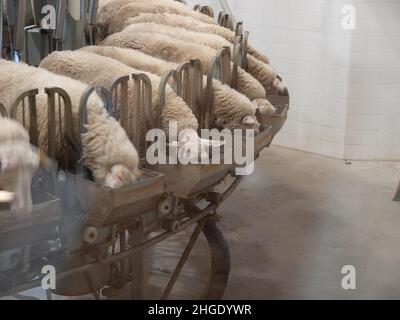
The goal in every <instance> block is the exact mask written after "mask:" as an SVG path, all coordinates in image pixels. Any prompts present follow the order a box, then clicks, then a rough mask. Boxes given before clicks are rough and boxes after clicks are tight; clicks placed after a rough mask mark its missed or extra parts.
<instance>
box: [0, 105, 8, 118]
mask: <svg viewBox="0 0 400 320" xmlns="http://www.w3.org/2000/svg"><path fill="white" fill-rule="evenodd" d="M0 116H1V117H3V118H7V117H8V113H7V109H6V107H5V106H3V105H2V104H1V103H0Z"/></svg>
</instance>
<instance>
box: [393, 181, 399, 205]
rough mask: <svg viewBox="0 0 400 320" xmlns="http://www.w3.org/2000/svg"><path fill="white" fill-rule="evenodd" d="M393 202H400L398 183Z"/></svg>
mask: <svg viewBox="0 0 400 320" xmlns="http://www.w3.org/2000/svg"><path fill="white" fill-rule="evenodd" d="M394 201H400V183H399V187H398V188H397V192H396V195H395V196H394Z"/></svg>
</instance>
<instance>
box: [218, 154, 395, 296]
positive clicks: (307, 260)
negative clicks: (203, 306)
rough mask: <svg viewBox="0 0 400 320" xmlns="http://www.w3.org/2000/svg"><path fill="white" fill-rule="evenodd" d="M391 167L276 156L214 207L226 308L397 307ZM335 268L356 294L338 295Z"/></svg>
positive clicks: (338, 279) (265, 159) (263, 159)
mask: <svg viewBox="0 0 400 320" xmlns="http://www.w3.org/2000/svg"><path fill="white" fill-rule="evenodd" d="M399 180H400V164H398V163H397V164H396V163H375V162H374V163H373V162H353V163H352V164H351V165H346V164H345V162H344V161H341V160H336V159H330V158H326V157H321V156H317V155H313V154H309V153H303V152H299V151H295V150H290V149H286V148H282V147H272V148H271V149H268V150H265V151H264V152H263V154H262V156H261V158H260V159H259V160H258V161H257V165H256V169H255V173H254V174H253V175H252V176H249V177H246V179H245V180H244V182H243V184H242V185H241V186H240V187H239V188H238V190H236V191H235V194H234V195H233V196H232V197H231V198H230V199H229V200H228V201H227V202H226V203H225V204H224V206H223V207H222V208H221V210H220V214H221V215H222V216H223V217H224V220H223V222H222V229H223V230H224V233H225V235H226V237H227V240H228V242H229V244H230V247H231V256H232V270H231V278H230V282H229V285H228V288H227V291H226V294H225V298H226V299H339V298H342V299H360V298H362V299H364V298H371V299H383V298H385V299H393V298H396V299H399V298H400V202H393V201H392V198H393V196H394V192H395V189H396V187H397V184H398V182H399ZM344 265H353V266H354V267H355V268H356V271H357V274H356V276H357V277H356V285H357V288H356V290H350V291H346V290H343V289H342V287H341V281H342V277H343V276H344V275H343V274H341V269H342V267H343V266H344Z"/></svg>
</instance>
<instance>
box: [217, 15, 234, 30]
mask: <svg viewBox="0 0 400 320" xmlns="http://www.w3.org/2000/svg"><path fill="white" fill-rule="evenodd" d="M218 24H219V25H220V26H222V27H225V28H228V29H229V30H232V31H234V30H235V26H234V23H233V16H232V15H231V14H229V13H226V12H222V11H221V12H220V13H219V15H218Z"/></svg>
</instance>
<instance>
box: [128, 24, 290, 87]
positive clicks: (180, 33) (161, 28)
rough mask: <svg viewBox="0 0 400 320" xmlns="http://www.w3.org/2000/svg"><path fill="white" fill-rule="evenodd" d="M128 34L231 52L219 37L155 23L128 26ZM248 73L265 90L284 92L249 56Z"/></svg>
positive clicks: (272, 72)
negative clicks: (151, 35)
mask: <svg viewBox="0 0 400 320" xmlns="http://www.w3.org/2000/svg"><path fill="white" fill-rule="evenodd" d="M129 30H130V32H133V33H136V32H149V33H158V34H163V35H166V36H168V37H171V38H175V39H178V40H182V41H185V42H187V43H196V44H198V45H202V46H207V47H211V48H214V49H215V50H219V49H221V48H223V47H224V46H228V47H229V48H230V49H231V52H233V45H232V44H231V43H230V42H229V41H227V40H225V39H224V38H222V37H221V36H218V35H215V34H209V33H200V32H193V31H189V30H186V29H181V28H175V27H170V26H167V25H162V24H157V23H138V24H131V25H130V26H129ZM247 60H248V63H247V67H248V72H249V73H250V74H251V75H252V76H253V77H254V78H256V79H257V80H258V81H259V82H260V83H261V84H262V85H263V86H264V88H265V90H270V89H274V88H277V89H278V91H280V92H282V93H283V92H285V91H286V90H285V86H284V85H283V84H282V83H281V81H280V80H279V79H278V77H277V74H276V72H275V70H274V69H273V68H272V67H271V66H270V65H268V64H265V63H263V62H261V61H259V60H257V59H256V58H254V57H253V56H251V55H249V54H248V55H247Z"/></svg>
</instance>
